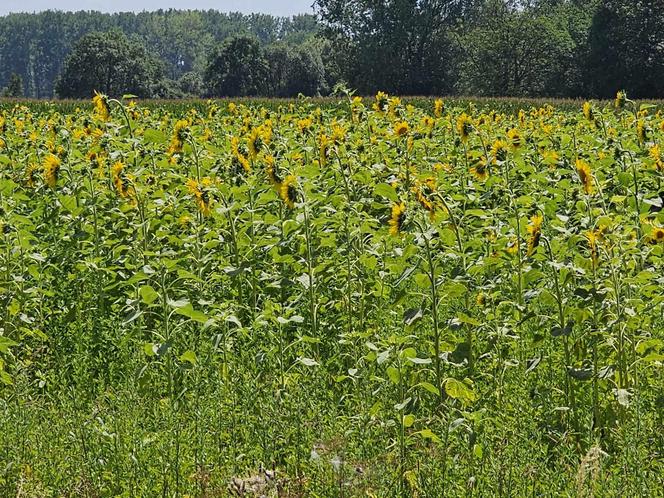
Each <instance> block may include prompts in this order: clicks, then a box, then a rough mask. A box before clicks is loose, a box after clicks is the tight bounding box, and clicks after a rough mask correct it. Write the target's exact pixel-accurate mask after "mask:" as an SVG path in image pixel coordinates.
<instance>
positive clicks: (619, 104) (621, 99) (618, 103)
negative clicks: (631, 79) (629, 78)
mask: <svg viewBox="0 0 664 498" xmlns="http://www.w3.org/2000/svg"><path fill="white" fill-rule="evenodd" d="M626 103H627V93H625V90H620V91H618V93H616V100H615V102H614V105H615V107H616V109H622V108H623V107H625V104H626Z"/></svg>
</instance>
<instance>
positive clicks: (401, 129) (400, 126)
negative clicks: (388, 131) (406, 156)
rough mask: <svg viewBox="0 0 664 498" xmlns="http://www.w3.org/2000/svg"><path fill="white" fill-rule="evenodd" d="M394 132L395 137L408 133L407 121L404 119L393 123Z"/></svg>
mask: <svg viewBox="0 0 664 498" xmlns="http://www.w3.org/2000/svg"><path fill="white" fill-rule="evenodd" d="M394 134H395V135H396V136H397V137H403V136H404V135H406V134H408V123H407V122H406V121H399V122H397V123H395V125H394Z"/></svg>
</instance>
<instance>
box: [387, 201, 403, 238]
mask: <svg viewBox="0 0 664 498" xmlns="http://www.w3.org/2000/svg"><path fill="white" fill-rule="evenodd" d="M405 222H406V204H404V203H403V202H397V203H394V204H393V205H392V214H391V216H390V221H389V222H388V224H389V226H390V235H393V236H395V237H396V236H397V235H399V233H401V230H402V229H403V225H404V223H405Z"/></svg>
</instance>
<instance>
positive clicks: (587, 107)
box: [583, 102, 595, 121]
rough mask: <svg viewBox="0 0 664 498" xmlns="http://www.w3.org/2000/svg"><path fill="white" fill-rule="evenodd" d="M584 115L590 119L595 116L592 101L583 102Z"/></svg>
mask: <svg viewBox="0 0 664 498" xmlns="http://www.w3.org/2000/svg"><path fill="white" fill-rule="evenodd" d="M583 115H584V117H585V118H586V119H587V120H588V121H592V120H593V119H594V117H595V115H594V112H593V105H592V104H591V103H590V102H584V103H583Z"/></svg>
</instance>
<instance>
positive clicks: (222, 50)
mask: <svg viewBox="0 0 664 498" xmlns="http://www.w3.org/2000/svg"><path fill="white" fill-rule="evenodd" d="M267 72H268V65H267V61H266V60H265V58H264V57H263V54H262V52H261V48H260V45H259V43H258V40H256V39H255V38H251V37H248V36H239V37H235V38H231V39H230V40H227V41H226V42H225V43H224V44H223V45H221V46H220V47H217V48H216V49H214V50H213V51H212V52H211V53H210V57H209V59H208V66H207V68H206V69H205V84H206V85H207V87H208V91H209V93H210V95H211V96H214V97H244V96H248V95H259V94H261V93H263V92H264V91H265V85H266V78H267Z"/></svg>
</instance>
